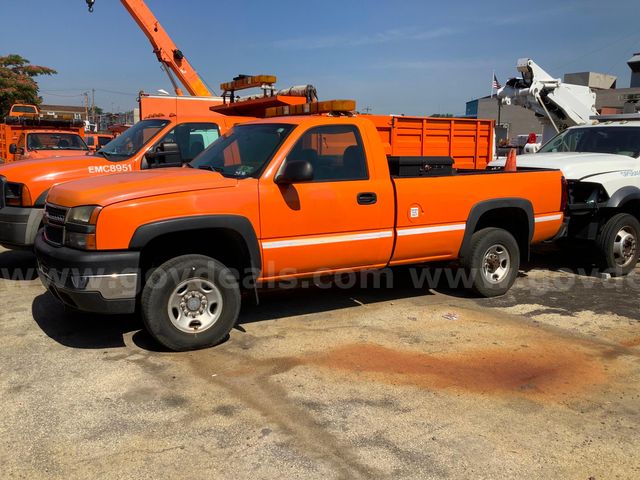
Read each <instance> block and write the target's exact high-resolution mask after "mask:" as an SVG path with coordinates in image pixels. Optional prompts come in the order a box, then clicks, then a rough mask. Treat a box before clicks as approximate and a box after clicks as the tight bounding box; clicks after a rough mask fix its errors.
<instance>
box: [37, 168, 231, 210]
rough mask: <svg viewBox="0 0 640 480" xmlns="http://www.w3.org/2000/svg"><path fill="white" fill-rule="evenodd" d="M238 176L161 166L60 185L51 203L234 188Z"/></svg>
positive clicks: (107, 202) (49, 199)
mask: <svg viewBox="0 0 640 480" xmlns="http://www.w3.org/2000/svg"><path fill="white" fill-rule="evenodd" d="M237 184H238V180H237V179H234V178H225V177H223V176H222V175H220V174H219V173H216V172H211V171H209V170H198V169H193V168H160V169H157V170H149V171H139V172H133V173H122V174H119V175H107V176H104V177H97V178H96V177H94V178H84V179H82V180H76V181H74V182H67V183H62V184H59V185H56V186H55V187H53V188H52V189H51V191H50V192H49V195H48V196H47V202H51V203H55V204H56V205H62V206H65V207H77V206H80V205H100V206H103V207H106V206H108V205H112V204H114V203H119V202H125V201H128V200H136V199H139V198H144V197H152V196H157V195H165V194H170V193H180V192H188V191H194V190H208V189H213V188H223V187H233V186H235V185H237Z"/></svg>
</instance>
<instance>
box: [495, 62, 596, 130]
mask: <svg viewBox="0 0 640 480" xmlns="http://www.w3.org/2000/svg"><path fill="white" fill-rule="evenodd" d="M516 68H517V70H518V72H520V73H521V74H522V78H518V77H516V78H511V79H509V80H508V81H507V83H506V84H505V86H504V87H502V88H501V89H499V90H498V97H499V98H500V99H501V101H502V103H503V104H505V105H519V106H521V107H524V108H527V109H529V110H532V111H533V112H534V113H535V114H536V115H537V116H538V117H539V119H540V122H541V123H542V125H543V138H544V140H545V141H548V140H549V139H551V138H552V137H553V136H554V135H556V134H557V133H559V132H561V131H562V130H564V129H566V128H568V127H573V126H575V125H585V124H588V123H591V121H590V120H589V117H591V116H593V115H597V114H598V112H597V111H596V95H595V93H593V91H591V89H590V88H589V87H584V86H582V85H573V84H570V83H564V82H562V81H561V80H560V79H559V78H553V77H552V76H551V75H549V74H548V73H547V72H546V71H545V70H543V69H542V68H541V67H540V65H538V64H537V63H536V62H534V61H533V60H531V59H530V58H521V59H519V60H518V63H517V65H516Z"/></svg>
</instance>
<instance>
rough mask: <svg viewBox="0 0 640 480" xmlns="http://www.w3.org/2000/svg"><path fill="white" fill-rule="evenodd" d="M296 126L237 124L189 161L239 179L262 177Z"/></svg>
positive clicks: (192, 164) (197, 166) (194, 164)
mask: <svg viewBox="0 0 640 480" xmlns="http://www.w3.org/2000/svg"><path fill="white" fill-rule="evenodd" d="M294 126H295V125H291V124H282V123H279V124H276V123H266V124H254V125H236V126H235V127H233V129H232V130H230V131H229V132H227V133H226V134H225V135H223V136H222V137H220V138H219V139H218V140H216V141H215V142H214V143H212V144H211V146H210V147H209V148H207V149H206V150H204V151H203V152H202V153H201V154H200V155H198V156H197V157H196V158H194V159H193V161H192V162H191V163H190V164H189V165H190V166H192V167H193V168H205V169H211V170H214V171H216V172H220V173H221V174H222V175H225V176H229V177H236V178H246V177H259V176H260V174H261V173H262V170H264V168H265V166H266V165H267V163H268V162H269V160H271V157H272V156H273V155H274V154H275V152H276V151H277V150H278V148H279V147H280V145H282V142H284V140H285V139H286V138H287V136H288V135H289V133H291V130H293V128H294Z"/></svg>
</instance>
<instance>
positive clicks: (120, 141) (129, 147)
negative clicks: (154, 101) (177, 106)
mask: <svg viewBox="0 0 640 480" xmlns="http://www.w3.org/2000/svg"><path fill="white" fill-rule="evenodd" d="M168 123H169V121H168V120H162V119H149V120H142V121H140V122H138V123H136V124H135V125H134V126H133V127H131V128H128V129H127V130H125V131H124V132H123V133H122V134H121V135H118V136H117V137H116V138H114V139H113V140H111V141H110V142H109V143H107V144H106V145H105V146H104V147H102V148H101V149H100V150H99V151H98V154H101V155H103V156H105V157H107V158H108V159H109V160H111V161H114V162H117V161H120V160H125V159H127V158H129V157H132V156H133V155H135V154H136V153H138V152H139V151H140V149H141V148H142V147H144V146H145V145H146V144H147V143H149V142H150V141H151V139H152V138H153V137H155V135H156V133H158V132H159V131H160V130H162V129H163V128H164V127H165V126H166V125H167V124H168Z"/></svg>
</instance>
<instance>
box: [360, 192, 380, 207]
mask: <svg viewBox="0 0 640 480" xmlns="http://www.w3.org/2000/svg"><path fill="white" fill-rule="evenodd" d="M377 201H378V196H377V195H376V194H375V193H374V192H362V193H359V194H358V203H359V204H360V205H373V204H374V203H376V202H377Z"/></svg>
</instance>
